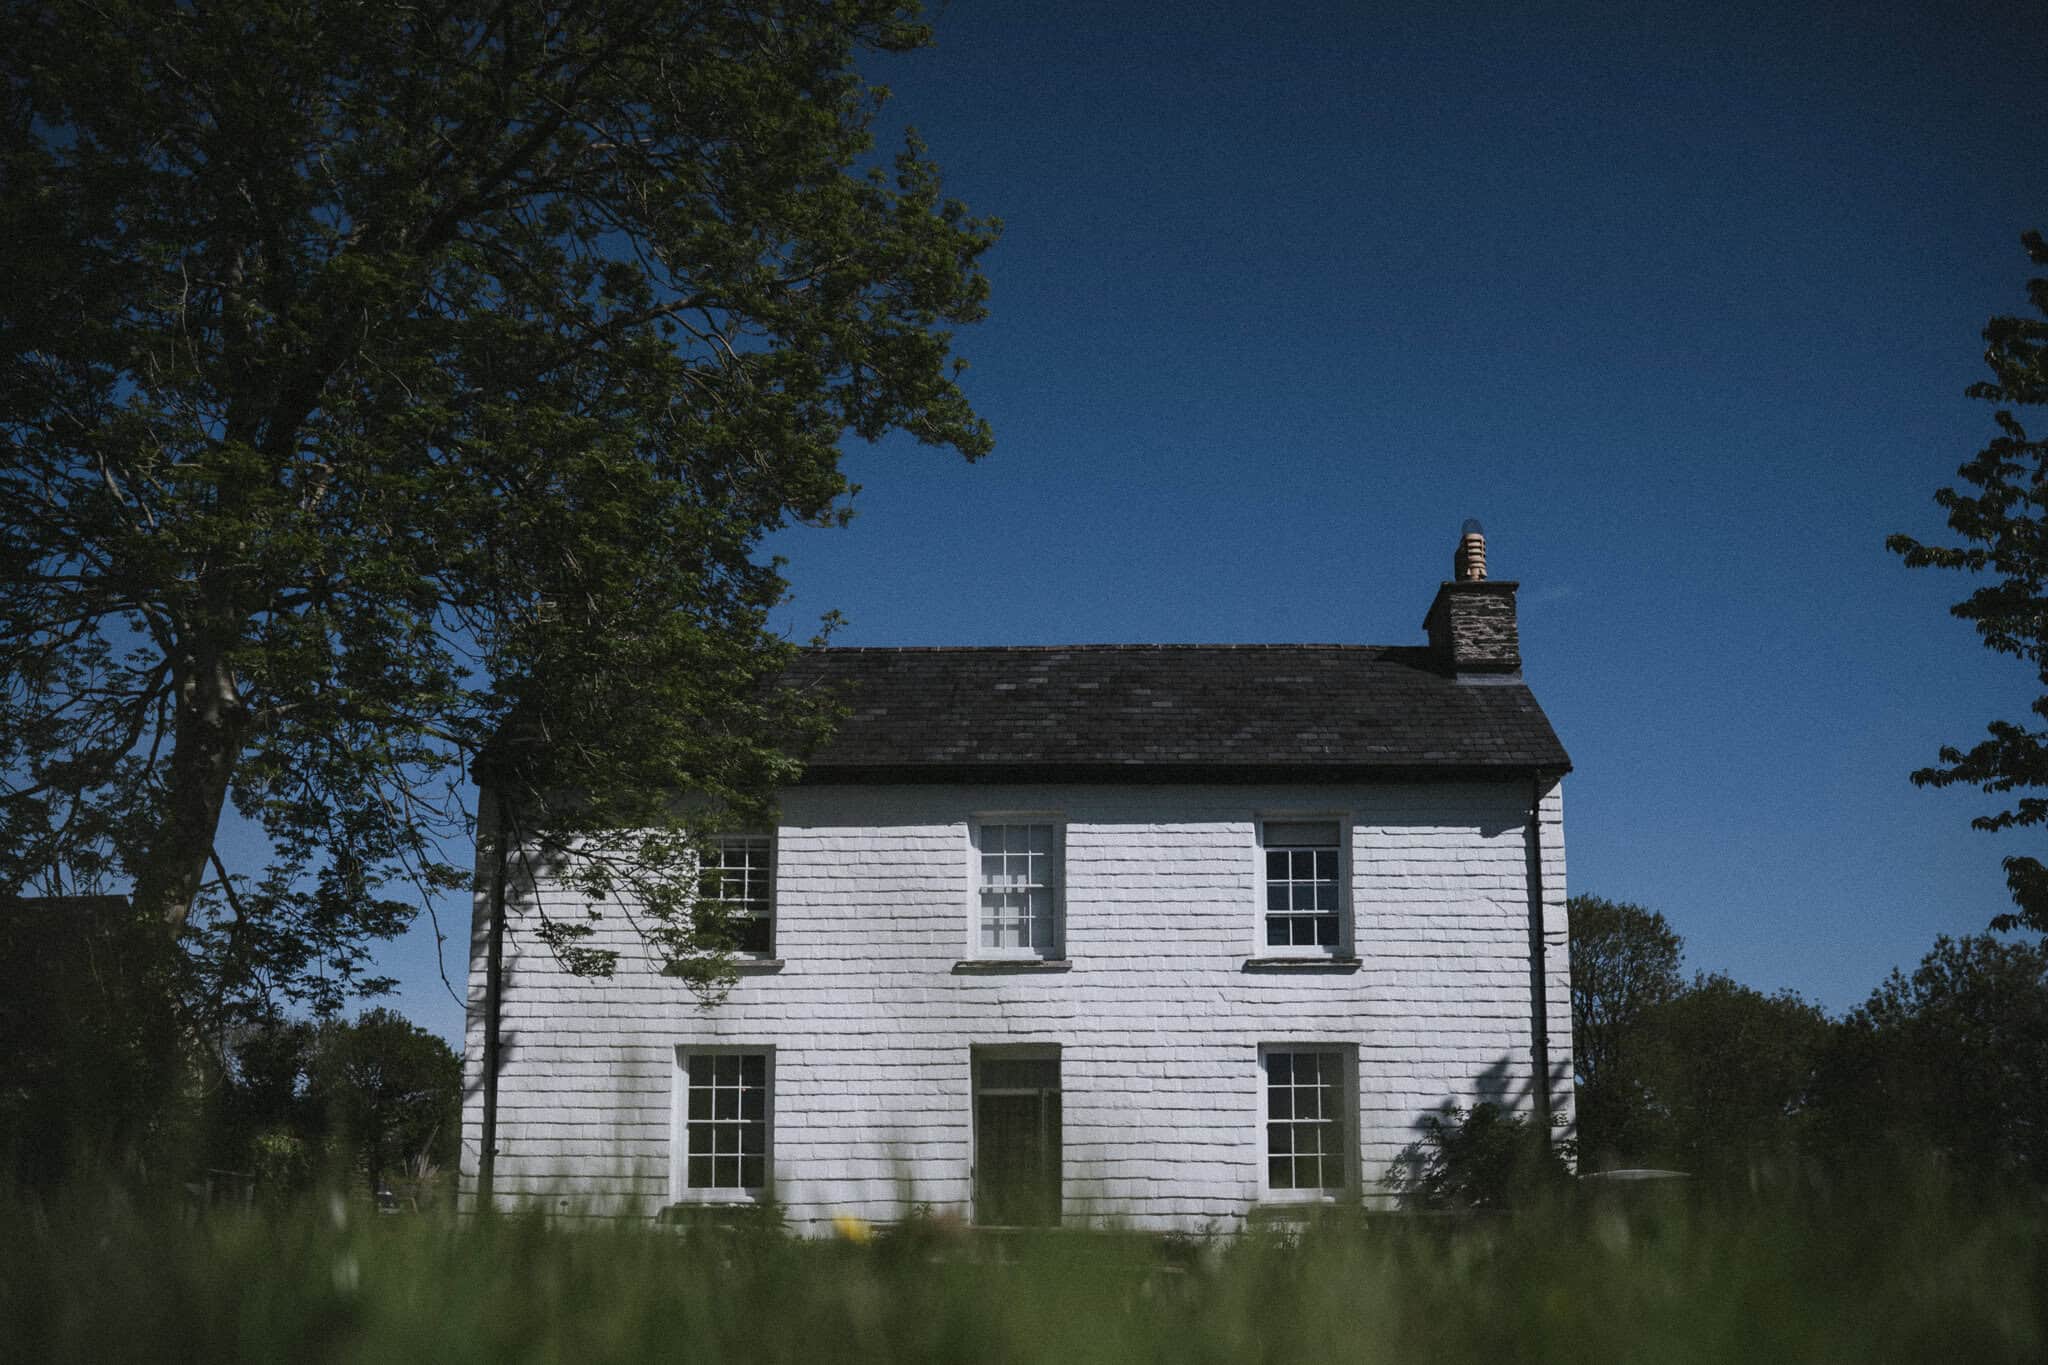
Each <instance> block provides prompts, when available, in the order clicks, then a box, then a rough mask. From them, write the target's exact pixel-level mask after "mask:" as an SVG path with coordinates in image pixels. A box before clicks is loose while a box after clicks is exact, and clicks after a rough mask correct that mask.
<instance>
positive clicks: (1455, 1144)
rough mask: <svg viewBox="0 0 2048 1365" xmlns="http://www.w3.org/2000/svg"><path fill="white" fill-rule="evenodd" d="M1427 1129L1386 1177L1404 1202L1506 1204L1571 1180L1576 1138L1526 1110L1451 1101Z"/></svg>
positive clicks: (1427, 1121)
mask: <svg viewBox="0 0 2048 1365" xmlns="http://www.w3.org/2000/svg"><path fill="white" fill-rule="evenodd" d="M1422 1128H1423V1135H1422V1136H1421V1137H1420V1138H1418V1139H1417V1140H1416V1141H1414V1142H1412V1143H1410V1144H1409V1145H1408V1147H1407V1148H1406V1149H1405V1150H1404V1151H1403V1152H1402V1153H1401V1155H1400V1156H1399V1157H1398V1158H1396V1159H1395V1161H1394V1163H1393V1164H1392V1165H1391V1166H1389V1167H1388V1168H1387V1173H1386V1174H1385V1175H1384V1176H1382V1177H1380V1184H1381V1185H1382V1186H1384V1187H1385V1188H1387V1189H1389V1190H1392V1191H1393V1192H1394V1193H1395V1194H1396V1195H1397V1196H1398V1197H1399V1199H1400V1201H1401V1205H1402V1207H1404V1208H1411V1209H1460V1210H1463V1209H1480V1210H1484V1209H1507V1208H1514V1207H1518V1206H1521V1205H1525V1204H1529V1203H1532V1202H1535V1201H1538V1200H1541V1199H1543V1198H1545V1197H1548V1196H1551V1195H1554V1194H1557V1193H1559V1192H1561V1191H1564V1190H1567V1189H1569V1188H1570V1187H1571V1184H1572V1169H1571V1161H1572V1158H1573V1157H1574V1156H1576V1155H1577V1148H1576V1145H1575V1144H1574V1143H1573V1142H1572V1141H1571V1139H1569V1138H1564V1139H1555V1138H1552V1137H1551V1135H1550V1134H1549V1133H1548V1132H1547V1131H1545V1130H1544V1129H1543V1128H1542V1127H1540V1126H1538V1125H1537V1124H1536V1123H1535V1121H1534V1120H1532V1119H1530V1118H1528V1117H1526V1116H1525V1115H1521V1114H1511V1113H1509V1112H1507V1111H1506V1110H1504V1109H1502V1108H1501V1107H1500V1106H1499V1105H1497V1104H1480V1105H1476V1106H1474V1107H1473V1108H1471V1109H1469V1110H1467V1109H1460V1108H1458V1107H1457V1106H1455V1105H1452V1104H1448V1103H1446V1104H1445V1105H1444V1107H1443V1109H1442V1111H1441V1112H1440V1114H1435V1115H1430V1116H1428V1117H1426V1118H1424V1119H1423V1120H1422Z"/></svg>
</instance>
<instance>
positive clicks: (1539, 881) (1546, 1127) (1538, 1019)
mask: <svg viewBox="0 0 2048 1365" xmlns="http://www.w3.org/2000/svg"><path fill="white" fill-rule="evenodd" d="M1528 846H1529V1006H1530V1009H1531V1010H1532V1011H1533V1014H1532V1017H1531V1020H1530V1023H1531V1028H1530V1032H1529V1037H1530V1047H1529V1051H1530V1060H1531V1062H1532V1063H1533V1064H1534V1065H1535V1068H1536V1117H1537V1120H1538V1122H1540V1123H1541V1124H1542V1125H1543V1142H1544V1145H1545V1146H1546V1147H1547V1146H1548V1145H1549V1144H1550V1121H1551V1116H1552V1108H1551V1095H1550V999H1549V982H1548V980H1547V979H1546V978H1547V976H1548V972H1547V970H1546V968H1547V967H1548V965H1549V964H1548V963H1547V961H1546V960H1545V956H1546V954H1545V947H1546V945H1545V943H1544V939H1545V937H1546V935H1545V933H1544V923H1543V774H1542V773H1540V772H1539V773H1532V774H1531V775H1530V778H1529V839H1528Z"/></svg>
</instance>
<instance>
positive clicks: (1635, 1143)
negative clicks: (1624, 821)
mask: <svg viewBox="0 0 2048 1365" xmlns="http://www.w3.org/2000/svg"><path fill="white" fill-rule="evenodd" d="M1567 910H1568V915H1567V919H1568V922H1569V924H1570V926H1571V961H1572V1066H1573V1071H1574V1073H1575V1078H1576V1080H1577V1082H1578V1116H1579V1136H1580V1143H1581V1146H1582V1147H1583V1148H1584V1149H1585V1151H1586V1152H1587V1153H1588V1155H1590V1156H1593V1157H1594V1158H1595V1159H1596V1160H1600V1161H1603V1162H1605V1161H1608V1160H1609V1159H1610V1158H1614V1157H1617V1156H1619V1155H1620V1154H1624V1153H1640V1152H1642V1151H1644V1150H1646V1149H1647V1148H1649V1147H1650V1146H1652V1145H1653V1144H1654V1142H1655V1135H1654V1133H1653V1132H1652V1126H1653V1125H1652V1118H1653V1106H1652V1103H1651V1101H1650V1098H1649V1096H1648V1093H1647V1090H1646V1086H1647V1084H1648V1077H1647V1075H1646V1074H1645V1071H1646V1067H1647V1064H1648V1062H1649V1060H1650V1057H1649V1053H1650V1051H1651V1049H1652V1046H1653V1044H1652V1043H1651V1036H1650V1032H1649V1030H1648V1028H1647V1026H1646V1025H1647V1020H1648V1019H1649V1017H1650V1016H1651V1015H1652V1014H1653V1013H1654V1012H1655V1011H1656V1010H1658V1009H1660V1008H1662V1007H1663V1006H1664V1005H1665V1004H1666V1003H1668V1002H1669V1001H1670V1000H1671V999H1672V998H1673V997H1674V996H1676V995H1677V994H1678V993H1679V992H1680V991H1681V990H1683V989H1684V983H1683V981H1682V980H1681V979H1680V977H1679V974H1678V963H1679V959H1680V958H1681V957H1682V956H1683V954H1684V950H1685V942H1684V940H1683V939H1681V938H1680V937H1679V936H1678V934H1677V933H1676V932H1675V931H1674V930H1673V929H1672V928H1671V926H1670V925H1669V924H1668V923H1666V922H1665V919H1664V916H1663V915H1662V914H1661V913H1659V912H1657V911H1654V910H1646V909H1644V908H1643V907H1642V906H1640V905H1636V904H1633V903H1632V902H1628V901H1610V900H1605V899H1602V898H1601V897H1599V896H1574V897H1572V898H1571V900H1570V902H1569V903H1568V906H1567Z"/></svg>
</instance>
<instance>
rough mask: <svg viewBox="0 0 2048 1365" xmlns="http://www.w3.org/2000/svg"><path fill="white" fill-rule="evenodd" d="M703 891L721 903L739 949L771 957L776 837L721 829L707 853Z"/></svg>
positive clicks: (700, 887) (735, 948) (701, 880)
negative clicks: (721, 832) (736, 832)
mask: <svg viewBox="0 0 2048 1365" xmlns="http://www.w3.org/2000/svg"><path fill="white" fill-rule="evenodd" d="M697 886H698V891H699V894H700V895H702V896H703V897H704V898H705V899H706V900H710V901H716V902H718V903H720V904H721V905H722V906H723V907H724V909H725V914H726V925H727V928H728V929H729V930H730V932H731V934H732V947H733V951H734V952H736V953H745V954H748V955H750V956H755V957H766V956H767V955H768V954H769V953H770V952H771V951H772V950H773V948H774V945H775V840H774V838H773V837H772V836H770V835H766V834H721V835H719V836H718V837H717V839H716V840H715V841H714V843H713V844H712V847H711V849H710V851H709V852H708V853H707V854H706V856H705V862H704V867H703V870H702V871H701V872H700V873H699V875H698V881H697Z"/></svg>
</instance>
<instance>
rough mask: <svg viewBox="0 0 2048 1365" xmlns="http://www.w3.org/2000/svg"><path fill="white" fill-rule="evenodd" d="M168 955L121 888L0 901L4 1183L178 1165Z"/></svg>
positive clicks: (0, 1162)
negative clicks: (117, 892)
mask: <svg viewBox="0 0 2048 1365" xmlns="http://www.w3.org/2000/svg"><path fill="white" fill-rule="evenodd" d="M170 956H171V955H170V952H169V946H168V945H167V944H166V943H165V942H164V940H163V938H162V936H161V934H159V933H157V932H156V931H155V926H154V925H149V924H138V923H137V922H136V921H135V919H134V916H133V915H132V914H131V913H130V911H129V909H128V906H127V905H126V903H125V902H123V901H121V900H120V899H119V898H117V897H77V898H58V899H48V898H38V899H29V900H5V901H0V1190H5V1189H7V1188H9V1187H12V1186H20V1187H24V1188H49V1187H51V1186H53V1185H57V1184H60V1183H63V1182H65V1181H67V1180H71V1179H79V1178H83V1177H84V1176H87V1175H89V1174H100V1175H113V1174H117V1173H128V1172H134V1171H136V1170H138V1169H140V1170H144V1171H148V1170H158V1171H161V1170H168V1169H171V1168H174V1167H176V1166H177V1165H179V1164H180V1162H181V1161H182V1159H183V1158H184V1156H185V1155H186V1153H185V1151H184V1150H183V1149H184V1148H185V1146H186V1145H187V1143H188V1142H189V1139H190V1136H191V1134H190V1132H189V1129H188V1127H187V1124H186V1120H187V1119H188V1118H189V1117H190V1114H189V1112H188V1106H187V1105H186V1104H184V1103H183V1101H184V1100H185V1099H186V1098H187V1096H186V1093H185V1092H186V1091H187V1090H189V1088H190V1087H189V1081H190V1075H189V1073H188V1072H187V1070H186V1069H185V1067H184V1065H183V1064H182V1061H181V1058H180V1056H179V1053H178V1050H177V1049H176V1048H175V1047H174V1046H171V1044H172V1043H173V1041H174V1039H175V1037H176V1031H175V1020H176V1014H175V1009H174V1002H173V998H172V993H173V990H174V988H175V984H176V971H175V964H174V963H173V962H171V961H168V960H167V959H169V957H170Z"/></svg>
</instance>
